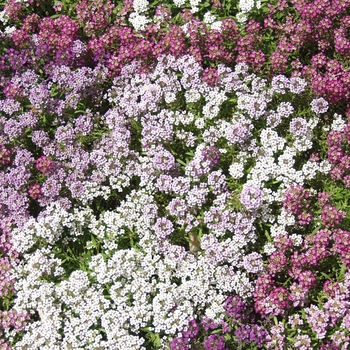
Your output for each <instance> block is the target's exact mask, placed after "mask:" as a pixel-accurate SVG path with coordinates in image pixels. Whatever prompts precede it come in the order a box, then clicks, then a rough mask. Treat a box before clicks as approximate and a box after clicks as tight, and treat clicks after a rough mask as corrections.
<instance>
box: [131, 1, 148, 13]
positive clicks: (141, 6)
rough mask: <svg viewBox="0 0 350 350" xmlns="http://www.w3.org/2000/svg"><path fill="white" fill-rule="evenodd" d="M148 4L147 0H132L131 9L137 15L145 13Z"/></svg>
mask: <svg viewBox="0 0 350 350" xmlns="http://www.w3.org/2000/svg"><path fill="white" fill-rule="evenodd" d="M148 5H149V2H148V1H147V0H134V3H133V7H134V11H135V12H136V13H138V14H140V13H142V12H146V11H147V9H148Z"/></svg>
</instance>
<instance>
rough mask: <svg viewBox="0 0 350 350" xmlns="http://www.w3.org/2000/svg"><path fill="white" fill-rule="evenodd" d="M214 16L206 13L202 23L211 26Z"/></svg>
mask: <svg viewBox="0 0 350 350" xmlns="http://www.w3.org/2000/svg"><path fill="white" fill-rule="evenodd" d="M215 19H216V18H215V16H214V15H212V14H211V13H210V12H206V13H205V15H204V18H203V21H204V23H207V24H211V23H213V22H214V21H215Z"/></svg>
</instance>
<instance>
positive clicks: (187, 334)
mask: <svg viewBox="0 0 350 350" xmlns="http://www.w3.org/2000/svg"><path fill="white" fill-rule="evenodd" d="M198 332H199V327H198V325H197V322H196V320H191V321H190V322H188V325H187V327H186V331H182V336H183V337H184V338H195V337H196V335H197V334H198Z"/></svg>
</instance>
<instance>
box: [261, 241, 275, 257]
mask: <svg viewBox="0 0 350 350" xmlns="http://www.w3.org/2000/svg"><path fill="white" fill-rule="evenodd" d="M275 251H276V247H275V246H274V245H273V244H272V243H270V242H268V243H266V244H265V245H264V253H265V254H267V255H271V254H272V253H273V252H275Z"/></svg>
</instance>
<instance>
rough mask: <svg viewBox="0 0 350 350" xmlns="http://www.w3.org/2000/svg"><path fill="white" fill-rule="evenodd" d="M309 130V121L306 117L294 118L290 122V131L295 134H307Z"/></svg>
mask: <svg viewBox="0 0 350 350" xmlns="http://www.w3.org/2000/svg"><path fill="white" fill-rule="evenodd" d="M307 131H308V128H307V121H306V120H305V119H304V118H300V117H299V118H294V119H293V120H292V121H291V122H290V132H291V133H292V134H293V135H295V136H303V135H306V134H307Z"/></svg>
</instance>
